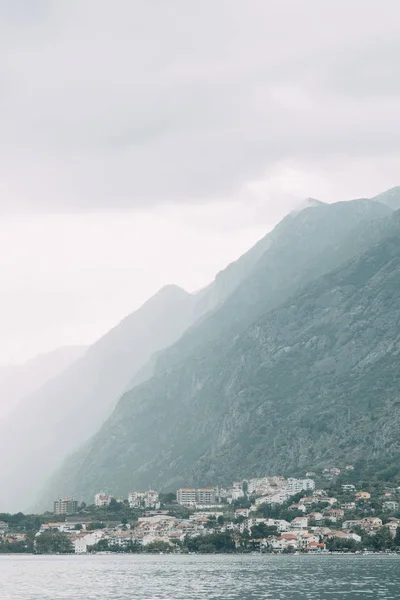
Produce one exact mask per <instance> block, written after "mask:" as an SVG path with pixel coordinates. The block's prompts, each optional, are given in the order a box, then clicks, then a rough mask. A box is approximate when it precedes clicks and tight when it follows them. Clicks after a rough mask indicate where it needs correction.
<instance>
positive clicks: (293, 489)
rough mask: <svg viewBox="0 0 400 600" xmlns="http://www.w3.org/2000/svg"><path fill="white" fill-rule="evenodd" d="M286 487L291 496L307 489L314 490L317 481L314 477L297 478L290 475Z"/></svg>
mask: <svg viewBox="0 0 400 600" xmlns="http://www.w3.org/2000/svg"><path fill="white" fill-rule="evenodd" d="M286 489H287V491H288V492H289V494H290V496H294V495H295V494H298V493H299V492H302V491H305V490H314V489H315V481H314V480H313V479H295V478H294V477H289V478H288V480H287V483H286Z"/></svg>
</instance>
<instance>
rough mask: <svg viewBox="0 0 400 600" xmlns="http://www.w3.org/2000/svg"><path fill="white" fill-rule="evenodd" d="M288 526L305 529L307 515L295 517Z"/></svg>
mask: <svg viewBox="0 0 400 600" xmlns="http://www.w3.org/2000/svg"><path fill="white" fill-rule="evenodd" d="M290 526H291V527H292V528H295V529H306V528H307V527H308V518H307V517H295V518H294V519H293V521H292V522H291V523H290Z"/></svg>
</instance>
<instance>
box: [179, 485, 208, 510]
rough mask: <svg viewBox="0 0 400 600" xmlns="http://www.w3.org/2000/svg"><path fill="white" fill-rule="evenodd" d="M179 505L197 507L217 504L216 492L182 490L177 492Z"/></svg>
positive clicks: (192, 489)
mask: <svg viewBox="0 0 400 600" xmlns="http://www.w3.org/2000/svg"><path fill="white" fill-rule="evenodd" d="M176 500H177V502H178V504H183V505H186V506H196V504H201V505H203V506H204V505H207V504H215V501H216V498H215V490H214V489H213V488H199V489H195V488H181V489H179V490H178V491H177V492H176Z"/></svg>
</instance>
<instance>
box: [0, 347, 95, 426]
mask: <svg viewBox="0 0 400 600" xmlns="http://www.w3.org/2000/svg"><path fill="white" fill-rule="evenodd" d="M85 352H86V347H84V346H65V347H62V348H57V349H56V350H53V351H51V352H46V353H45V354H40V355H39V356H36V357H35V358H32V359H31V360H29V361H27V362H26V363H23V364H18V365H5V366H0V419H2V418H4V417H5V416H6V415H7V414H9V413H10V411H11V410H12V409H13V408H14V407H15V406H16V405H17V404H18V402H19V401H20V400H22V398H24V397H25V396H28V395H29V394H31V393H33V392H34V391H35V390H37V389H39V388H40V387H42V386H43V385H44V384H45V383H46V381H48V380H49V379H52V378H53V377H56V376H57V375H59V374H60V373H61V372H62V371H65V369H67V368H68V367H69V366H70V365H71V364H72V363H73V362H74V361H76V360H78V358H81V357H82V356H83V355H84V353H85Z"/></svg>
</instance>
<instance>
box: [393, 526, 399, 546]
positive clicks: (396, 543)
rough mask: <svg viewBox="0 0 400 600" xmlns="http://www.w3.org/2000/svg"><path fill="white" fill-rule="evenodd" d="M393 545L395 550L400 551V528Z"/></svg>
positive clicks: (397, 530)
mask: <svg viewBox="0 0 400 600" xmlns="http://www.w3.org/2000/svg"><path fill="white" fill-rule="evenodd" d="M393 545H394V547H395V548H397V549H400V526H398V527H397V529H396V535H395V536H394V540H393Z"/></svg>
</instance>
